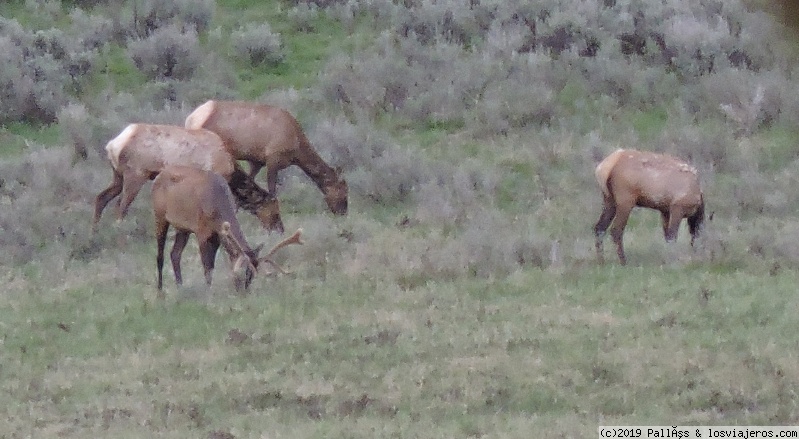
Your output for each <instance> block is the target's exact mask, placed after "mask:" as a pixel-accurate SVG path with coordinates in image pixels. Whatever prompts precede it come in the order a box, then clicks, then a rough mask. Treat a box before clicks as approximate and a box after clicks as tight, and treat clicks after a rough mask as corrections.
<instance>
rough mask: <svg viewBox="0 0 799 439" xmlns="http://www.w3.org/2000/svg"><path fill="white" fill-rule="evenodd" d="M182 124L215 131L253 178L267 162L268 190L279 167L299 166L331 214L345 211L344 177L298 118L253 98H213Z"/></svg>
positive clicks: (342, 213)
mask: <svg viewBox="0 0 799 439" xmlns="http://www.w3.org/2000/svg"><path fill="white" fill-rule="evenodd" d="M185 126H186V128H191V129H196V128H205V129H208V130H211V131H213V132H215V133H217V134H219V136H221V137H222V139H224V141H225V144H226V146H227V147H228V150H229V151H230V153H231V154H232V155H233V156H234V157H235V158H236V159H237V160H246V161H248V162H249V163H250V175H251V176H252V177H255V175H256V174H257V173H258V171H260V170H261V168H262V167H264V166H266V169H267V177H266V179H267V189H268V190H269V192H270V193H275V190H276V189H277V175H278V172H280V171H281V170H283V169H285V168H287V167H289V166H291V165H297V166H299V167H300V169H302V170H303V171H304V172H305V174H306V175H308V177H310V178H311V180H313V181H314V183H316V185H317V187H319V189H320V190H321V191H322V193H323V194H324V197H325V202H326V203H327V205H328V207H329V208H330V210H331V211H332V212H333V213H335V214H339V215H344V214H346V213H347V193H348V189H347V183H346V181H344V179H342V178H341V176H340V172H339V171H338V170H336V169H333V168H332V167H330V166H328V164H327V163H325V162H324V160H322V158H321V157H319V154H317V153H316V151H315V150H314V149H313V147H312V146H311V144H310V142H308V138H307V137H306V136H305V133H304V132H303V130H302V127H301V126H300V124H299V123H298V122H297V119H295V118H294V116H292V115H291V114H290V113H289V112H287V111H286V110H283V109H281V108H277V107H272V106H269V105H264V104H258V103H251V102H240V101H213V100H211V101H208V102H206V103H204V104H202V105H201V106H199V107H197V109H195V110H194V111H193V112H192V113H191V114H190V115H189V116H188V117H187V118H186V123H185Z"/></svg>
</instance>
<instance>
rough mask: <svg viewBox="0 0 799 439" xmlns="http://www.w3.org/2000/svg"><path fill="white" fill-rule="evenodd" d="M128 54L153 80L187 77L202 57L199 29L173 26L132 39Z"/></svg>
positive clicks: (191, 73) (192, 73)
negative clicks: (138, 38) (198, 35)
mask: <svg viewBox="0 0 799 439" xmlns="http://www.w3.org/2000/svg"><path fill="white" fill-rule="evenodd" d="M128 55H129V56H130V57H131V59H132V60H133V62H134V63H135V64H136V68H138V69H139V70H140V71H141V72H142V73H144V74H145V75H147V76H148V77H149V78H150V79H165V78H172V79H188V78H191V77H192V75H194V71H195V70H196V69H197V67H198V65H199V64H200V61H201V60H202V49H201V48H200V43H199V40H198V39H197V32H196V31H194V30H193V29H192V30H185V29H180V28H179V27H178V26H177V25H172V26H168V27H164V28H160V29H158V30H156V31H154V32H153V33H152V35H150V36H149V37H147V38H144V39H142V40H137V41H133V42H131V43H130V44H129V45H128Z"/></svg>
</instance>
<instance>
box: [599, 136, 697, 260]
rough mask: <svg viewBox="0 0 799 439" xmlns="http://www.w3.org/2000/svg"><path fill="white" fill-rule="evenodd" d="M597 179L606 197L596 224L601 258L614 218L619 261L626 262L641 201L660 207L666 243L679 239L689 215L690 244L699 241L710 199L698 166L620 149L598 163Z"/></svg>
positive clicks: (662, 156) (649, 205) (600, 257)
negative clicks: (630, 226)
mask: <svg viewBox="0 0 799 439" xmlns="http://www.w3.org/2000/svg"><path fill="white" fill-rule="evenodd" d="M596 180H597V183H599V186H600V188H601V189H602V196H603V199H604V204H603V207H602V214H601V215H600V217H599V221H597V223H596V225H595V226H594V233H595V235H596V251H597V256H598V257H599V260H600V261H602V260H603V255H602V238H603V237H604V236H605V231H606V230H607V229H608V226H610V223H611V221H612V222H613V227H612V228H611V231H610V235H611V237H612V238H613V242H614V243H615V244H616V252H617V253H618V255H619V261H621V264H622V265H624V264H626V263H627V258H626V257H625V255H624V245H623V242H622V237H623V235H624V227H625V226H626V225H627V219H628V218H629V216H630V212H631V211H632V209H633V208H634V207H636V206H640V207H646V208H649V209H655V210H658V211H660V215H661V218H662V220H663V234H664V236H665V238H666V241H667V242H673V241H675V240H676V239H677V231H678V230H679V228H680V222H681V221H682V219H683V218H687V221H688V228H689V231H690V233H691V246H693V245H694V240H695V239H696V237H697V236H698V235H699V233H700V232H701V229H702V223H703V222H704V219H705V203H704V199H703V196H702V190H701V188H700V186H699V177H698V175H697V171H696V168H694V167H693V166H691V165H689V164H687V163H685V162H683V161H681V160H679V159H677V158H674V157H672V156H668V155H663V154H657V153H653V152H646V151H636V150H631V149H619V150H617V151H615V152H613V153H612V154H610V155H609V156H608V157H606V158H605V159H604V160H602V161H601V162H600V163H599V165H597V167H596ZM614 218H615V219H614Z"/></svg>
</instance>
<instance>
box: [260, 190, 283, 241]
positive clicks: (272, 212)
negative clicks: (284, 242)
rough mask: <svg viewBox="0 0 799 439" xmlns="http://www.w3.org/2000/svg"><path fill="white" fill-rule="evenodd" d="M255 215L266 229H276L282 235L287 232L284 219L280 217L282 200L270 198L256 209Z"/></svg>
mask: <svg viewBox="0 0 799 439" xmlns="http://www.w3.org/2000/svg"><path fill="white" fill-rule="evenodd" d="M255 216H257V217H258V220H259V221H261V226H263V228H265V229H266V230H274V231H276V232H277V233H280V234H281V235H282V234H283V232H285V228H284V227H283V220H282V219H281V218H280V202H279V201H278V200H277V198H270V199H268V200H266V201H265V202H264V203H262V204H261V205H260V206H258V207H257V208H256V209H255Z"/></svg>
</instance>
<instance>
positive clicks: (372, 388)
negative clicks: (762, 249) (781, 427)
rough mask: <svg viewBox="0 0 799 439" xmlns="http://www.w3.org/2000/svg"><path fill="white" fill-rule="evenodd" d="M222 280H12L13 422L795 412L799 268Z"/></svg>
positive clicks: (288, 429) (753, 417)
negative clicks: (250, 286)
mask: <svg viewBox="0 0 799 439" xmlns="http://www.w3.org/2000/svg"><path fill="white" fill-rule="evenodd" d="M87 269H90V267H89V266H87V267H84V268H82V270H87ZM65 274H66V273H65ZM69 276H74V274H69ZM195 280H197V279H195ZM219 280H220V281H221V282H220V285H218V286H215V287H214V289H212V290H211V292H210V296H205V298H204V299H201V298H199V297H190V296H185V297H183V298H182V299H179V298H178V297H180V294H178V295H177V296H176V294H175V293H176V292H175V291H174V289H173V288H169V298H168V299H167V301H166V303H163V304H162V303H156V302H154V301H153V295H152V285H151V284H149V282H144V283H141V284H139V283H137V284H136V285H135V287H125V288H108V287H103V286H101V285H96V284H95V283H94V282H93V281H92V280H91V278H90V277H87V278H86V279H85V281H83V282H80V281H78V282H77V283H76V284H75V285H74V286H73V287H71V288H69V289H67V290H65V291H63V292H60V293H59V292H57V293H55V294H52V293H46V292H45V290H44V289H45V288H47V286H46V285H42V284H41V283H40V281H38V280H37V279H36V278H35V277H34V278H26V279H24V280H22V281H21V282H20V281H19V280H18V282H17V287H16V288H14V289H12V290H10V291H7V293H6V294H5V295H3V296H2V297H3V299H2V301H0V314H2V317H3V319H2V321H3V325H4V326H3V327H4V329H3V332H4V350H5V352H6V357H5V360H4V361H5V363H4V364H5V365H6V367H4V368H3V369H2V372H0V373H2V378H3V382H4V383H6V384H5V388H6V391H5V392H4V393H3V397H1V398H0V400H3V401H2V402H3V404H2V406H3V407H4V409H3V415H4V417H6V419H8V420H9V423H8V424H7V425H8V427H7V428H8V429H6V430H5V431H6V432H7V433H11V434H14V433H21V432H24V431H29V430H28V429H29V428H33V429H34V430H36V431H40V432H42V433H44V432H52V433H55V434H59V433H60V434H62V435H66V436H68V437H79V436H84V437H85V436H86V435H96V434H100V432H103V433H102V434H104V435H108V434H114V435H115V434H117V433H119V434H123V432H127V434H128V435H132V436H131V437H136V436H139V435H142V434H145V435H152V434H157V435H166V436H174V435H183V434H190V435H205V434H208V432H209V431H216V430H222V431H229V432H245V431H250V432H267V431H269V432H272V433H274V434H277V433H281V434H293V435H298V436H301V437H327V436H330V435H334V436H335V435H340V434H342V433H343V432H345V431H346V432H347V434H348V435H350V437H391V436H393V435H396V434H400V435H401V436H403V437H408V436H424V437H450V436H451V435H452V434H455V435H468V434H478V435H479V434H491V435H507V436H510V437H523V436H525V431H526V433H527V434H529V433H530V432H531V431H535V432H536V433H537V434H541V435H544V436H548V437H551V436H557V435H571V436H578V437H590V436H591V435H592V434H593V432H594V431H595V428H596V424H597V419H598V417H599V416H601V417H603V418H604V419H605V421H606V422H607V423H622V424H640V423H645V424H646V423H649V424H658V423H666V424H669V423H671V424H683V425H684V424H692V423H702V424H714V423H723V424H728V423H740V424H762V423H782V422H789V421H790V420H791V419H795V418H794V417H795V416H796V413H797V412H796V408H795V407H794V406H793V404H792V403H791V396H790V395H792V394H793V392H795V391H796V390H798V389H797V387H799V380H797V378H796V377H797V376H798V375H797V372H798V371H797V368H796V365H795V361H793V360H791V357H790V356H787V357H786V356H785V355H784V353H785V352H786V351H790V350H791V349H792V348H793V347H795V346H796V343H797V342H799V339H797V337H795V336H792V335H790V334H792V333H793V332H794V331H792V330H791V329H792V328H793V326H794V324H795V319H794V318H793V315H794V314H795V312H796V311H797V308H799V302H797V300H796V298H795V297H793V296H794V295H793V294H792V292H793V290H794V286H795V283H796V281H797V280H798V279H797V277H796V274H795V273H793V272H783V273H782V274H780V275H777V276H768V275H767V274H766V275H765V276H764V273H757V272H735V273H731V274H724V275H720V274H711V273H708V272H707V271H706V270H705V269H704V268H703V267H701V266H700V267H687V268H680V269H667V268H665V269H664V268H660V267H637V268H621V267H617V266H616V267H614V266H609V267H594V268H589V269H581V270H569V271H568V272H567V273H548V272H545V271H540V270H524V271H519V272H517V273H515V274H513V275H512V276H510V277H509V278H507V279H502V280H500V279H496V280H479V279H474V280H466V279H464V280H456V281H453V282H436V281H433V282H430V283H427V284H424V285H421V286H419V287H417V288H413V289H410V290H401V289H398V288H397V286H396V285H394V284H392V283H390V282H386V281H384V280H380V279H367V278H357V277H356V278H348V277H347V276H342V275H336V276H332V278H329V279H328V280H327V281H326V282H325V283H319V282H317V281H313V280H307V279H304V276H303V275H302V273H301V272H300V273H298V275H297V276H296V277H291V278H279V279H272V280H259V281H258V285H257V286H256V289H255V291H254V292H253V293H252V294H250V295H247V296H245V297H227V296H226V294H225V293H224V292H225V291H226V290H227V285H225V284H224V280H222V279H219ZM148 284H149V285H148ZM25 291H40V292H39V293H33V294H34V296H33V297H31V296H30V294H31V293H26V292H25ZM764 292H768V293H767V294H768V295H769V297H772V298H774V299H776V300H769V301H764V300H763V297H762V296H763V293H764ZM703 295H704V296H706V298H704V299H703ZM230 331H233V332H234V333H238V334H243V335H242V336H241V337H240V338H238V339H237V338H235V337H234V336H233V335H231V332H230ZM753 407H756V408H757V409H756V410H752V408H753ZM792 407H793V408H792ZM74 416H79V418H80V422H78V423H73V422H71V421H70V419H72V418H73V417H74ZM717 416H722V417H720V418H717ZM32 419H36V423H35V424H33V425H31V424H30V422H31V420H32ZM664 425H665V424H664ZM375 426H380V428H379V430H374V427H375ZM234 434H235V433H234Z"/></svg>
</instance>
